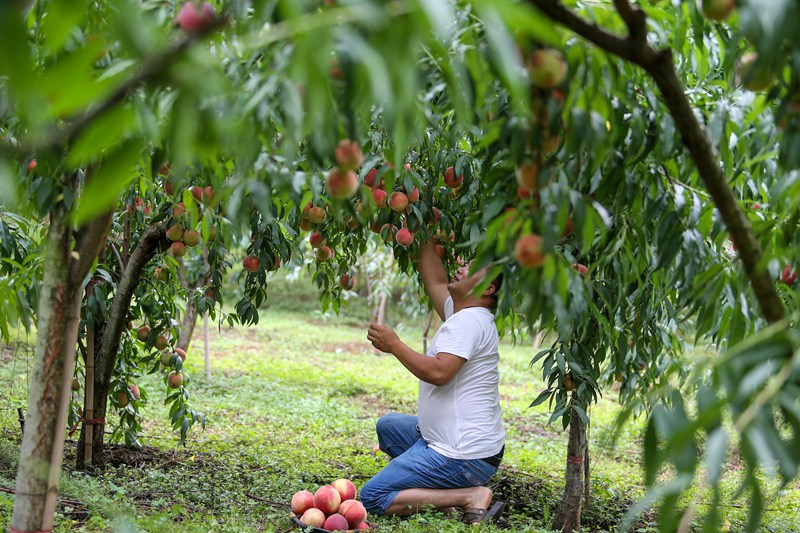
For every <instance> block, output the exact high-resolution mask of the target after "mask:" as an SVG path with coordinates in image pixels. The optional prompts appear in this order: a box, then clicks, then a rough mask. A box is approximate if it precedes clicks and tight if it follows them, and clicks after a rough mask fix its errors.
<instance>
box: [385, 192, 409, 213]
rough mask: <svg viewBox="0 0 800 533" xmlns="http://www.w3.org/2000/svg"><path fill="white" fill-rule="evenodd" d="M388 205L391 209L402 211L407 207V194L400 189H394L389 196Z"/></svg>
mask: <svg viewBox="0 0 800 533" xmlns="http://www.w3.org/2000/svg"><path fill="white" fill-rule="evenodd" d="M389 207H390V208H391V210H392V211H403V210H405V208H406V207H408V196H406V195H405V193H402V192H400V191H395V192H393V193H392V195H391V196H390V197H389Z"/></svg>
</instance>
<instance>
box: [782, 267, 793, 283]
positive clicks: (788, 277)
mask: <svg viewBox="0 0 800 533" xmlns="http://www.w3.org/2000/svg"><path fill="white" fill-rule="evenodd" d="M781 281H782V282H783V283H785V284H786V285H794V282H795V281H797V272H796V271H795V270H793V269H792V266H791V265H786V267H785V268H784V269H783V272H781Z"/></svg>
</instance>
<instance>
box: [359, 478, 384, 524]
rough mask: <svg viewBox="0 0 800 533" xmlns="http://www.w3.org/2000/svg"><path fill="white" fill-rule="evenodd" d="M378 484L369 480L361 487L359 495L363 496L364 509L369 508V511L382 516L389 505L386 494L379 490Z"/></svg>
mask: <svg viewBox="0 0 800 533" xmlns="http://www.w3.org/2000/svg"><path fill="white" fill-rule="evenodd" d="M376 485H377V484H376V483H372V481H371V480H370V481H367V483H366V484H365V485H364V486H363V487H361V491H360V494H359V497H360V498H361V503H362V504H363V505H364V509H366V510H367V513H369V514H374V515H378V516H380V515H382V514H383V513H384V512H385V511H386V508H387V507H388V505H387V504H386V502H385V501H384V500H385V498H386V495H385V494H383V495H382V494H381V492H380V490H378V489H379V487H377V486H376ZM390 503H391V502H390Z"/></svg>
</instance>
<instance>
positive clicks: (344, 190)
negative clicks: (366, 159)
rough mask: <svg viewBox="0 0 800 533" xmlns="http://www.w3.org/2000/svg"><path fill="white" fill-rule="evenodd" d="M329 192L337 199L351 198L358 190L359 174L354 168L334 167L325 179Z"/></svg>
mask: <svg viewBox="0 0 800 533" xmlns="http://www.w3.org/2000/svg"><path fill="white" fill-rule="evenodd" d="M325 186H326V187H327V189H328V194H330V195H331V197H332V198H336V199H337V200H344V199H347V198H350V197H351V196H353V194H355V192H356V191H357V190H358V176H356V173H355V172H353V171H352V170H341V169H338V168H334V169H333V170H331V171H330V173H329V174H328V178H327V180H326V181H325Z"/></svg>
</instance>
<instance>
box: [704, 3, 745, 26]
mask: <svg viewBox="0 0 800 533" xmlns="http://www.w3.org/2000/svg"><path fill="white" fill-rule="evenodd" d="M735 7H736V4H735V3H734V0H697V9H698V11H700V12H701V13H702V14H703V15H705V17H706V18H707V19H709V20H714V21H717V22H721V21H723V20H726V19H727V18H728V17H730V16H731V13H733V9H734V8H735Z"/></svg>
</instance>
